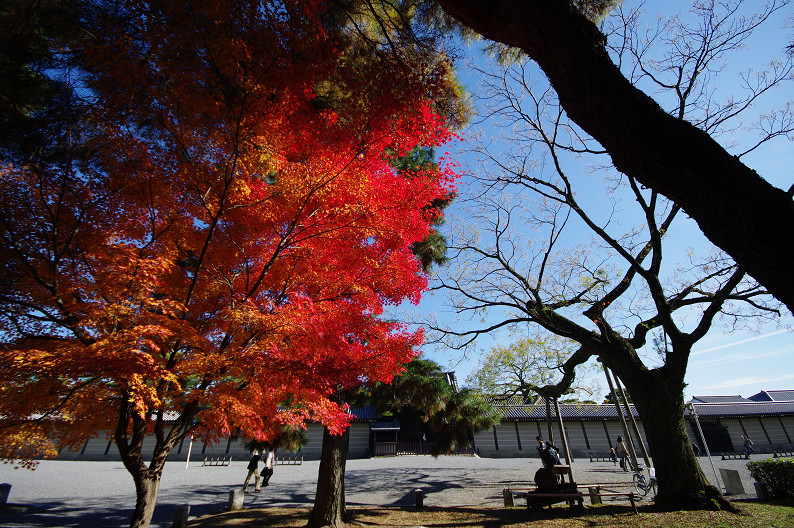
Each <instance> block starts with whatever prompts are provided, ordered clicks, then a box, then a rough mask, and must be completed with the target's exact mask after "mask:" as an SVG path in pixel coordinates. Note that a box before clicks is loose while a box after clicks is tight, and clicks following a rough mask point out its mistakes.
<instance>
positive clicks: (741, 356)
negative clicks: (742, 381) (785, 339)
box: [689, 346, 794, 369]
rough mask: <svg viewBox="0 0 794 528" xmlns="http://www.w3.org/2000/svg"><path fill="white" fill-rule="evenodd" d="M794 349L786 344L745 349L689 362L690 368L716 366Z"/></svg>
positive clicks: (774, 354)
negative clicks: (749, 350) (758, 349)
mask: <svg viewBox="0 0 794 528" xmlns="http://www.w3.org/2000/svg"><path fill="white" fill-rule="evenodd" d="M792 351H794V346H788V347H786V348H781V349H778V350H769V351H767V352H760V353H759V352H753V353H748V352H747V351H746V350H743V351H742V352H734V353H733V354H728V355H727V356H722V357H718V358H714V359H707V360H703V361H694V362H692V363H690V365H689V366H690V368H693V369H696V368H705V367H717V366H722V365H728V364H730V363H738V362H740V361H755V360H758V359H761V358H769V357H774V356H781V355H783V354H788V353H789V352H792Z"/></svg>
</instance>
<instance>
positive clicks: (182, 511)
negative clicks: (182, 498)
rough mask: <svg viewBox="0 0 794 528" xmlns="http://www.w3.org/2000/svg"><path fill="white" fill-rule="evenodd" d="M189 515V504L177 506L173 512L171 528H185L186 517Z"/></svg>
mask: <svg viewBox="0 0 794 528" xmlns="http://www.w3.org/2000/svg"><path fill="white" fill-rule="evenodd" d="M189 516H190V506H179V507H178V508H177V509H176V512H174V523H173V524H172V525H171V528H186V527H187V518H188V517H189Z"/></svg>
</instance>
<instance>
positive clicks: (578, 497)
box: [502, 486, 639, 513]
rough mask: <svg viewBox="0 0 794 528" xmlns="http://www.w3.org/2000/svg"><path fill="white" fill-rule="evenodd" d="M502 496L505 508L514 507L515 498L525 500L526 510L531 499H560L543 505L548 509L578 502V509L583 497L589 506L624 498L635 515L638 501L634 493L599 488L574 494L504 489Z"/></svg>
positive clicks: (590, 488)
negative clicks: (610, 499) (606, 500)
mask: <svg viewBox="0 0 794 528" xmlns="http://www.w3.org/2000/svg"><path fill="white" fill-rule="evenodd" d="M502 496H503V498H504V505H505V508H512V507H513V506H514V502H513V498H514V497H516V498H524V499H527V501H528V502H527V508H529V509H531V508H532V506H531V505H530V503H529V501H531V497H537V498H548V499H555V498H556V499H561V500H557V501H553V502H549V503H547V504H544V506H549V507H551V505H552V504H555V503H558V502H568V503H569V505H570V506H573V502H574V501H576V502H578V503H579V506H580V507H583V501H584V498H585V497H589V498H590V504H602V498H617V497H625V498H627V499H628V500H629V503H631V507H632V509H633V510H634V513H637V504H636V503H635V502H634V501H635V499H639V497H637V495H635V494H634V492H617V491H601V489H600V487H599V486H590V487H588V488H587V493H583V492H578V491H577V492H576V493H541V492H538V491H537V488H504V489H503V490H502Z"/></svg>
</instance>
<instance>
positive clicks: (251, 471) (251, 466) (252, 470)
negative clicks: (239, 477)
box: [243, 449, 262, 493]
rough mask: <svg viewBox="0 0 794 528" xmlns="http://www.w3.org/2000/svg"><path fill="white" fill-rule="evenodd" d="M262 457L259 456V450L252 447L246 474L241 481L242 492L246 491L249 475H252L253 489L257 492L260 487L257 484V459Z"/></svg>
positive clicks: (249, 479)
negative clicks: (243, 480)
mask: <svg viewBox="0 0 794 528" xmlns="http://www.w3.org/2000/svg"><path fill="white" fill-rule="evenodd" d="M261 459H262V457H260V456H259V450H258V449H254V451H253V453H252V454H251V460H249V461H248V475H247V476H246V477H245V482H244V483H243V493H248V483H249V482H251V477H254V478H255V479H256V480H254V491H255V492H256V493H259V492H260V491H262V488H261V487H260V486H259V461H260V460H261Z"/></svg>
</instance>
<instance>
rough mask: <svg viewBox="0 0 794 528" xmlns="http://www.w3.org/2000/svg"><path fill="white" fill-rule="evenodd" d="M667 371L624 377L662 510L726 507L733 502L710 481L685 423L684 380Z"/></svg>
mask: <svg viewBox="0 0 794 528" xmlns="http://www.w3.org/2000/svg"><path fill="white" fill-rule="evenodd" d="M675 377H676V376H675V375H670V374H669V373H668V372H667V371H664V370H656V371H649V372H645V373H644V374H642V375H639V376H633V377H632V376H626V377H625V378H624V377H621V379H622V380H623V381H624V382H625V384H626V388H627V389H628V391H629V393H630V394H631V398H632V400H633V402H634V405H635V406H636V408H637V411H638V412H639V414H640V418H641V419H642V425H643V428H644V429H645V436H646V438H647V439H648V450H649V451H650V455H651V458H653V464H654V467H655V470H656V479H657V481H658V486H659V494H658V495H657V497H656V505H657V506H659V507H660V508H663V509H676V510H681V509H702V508H708V509H727V510H731V511H733V510H734V507H733V505H732V504H731V503H730V502H729V501H727V500H726V499H725V498H723V496H722V494H721V493H720V492H719V490H717V488H715V487H714V486H712V485H711V484H709V482H708V480H707V479H706V476H705V475H704V474H703V471H702V470H701V468H700V464H698V461H697V459H696V458H695V454H694V452H693V451H692V443H691V442H690V440H689V437H688V436H687V432H686V425H685V422H684V394H683V388H684V382H683V379H674V378H675Z"/></svg>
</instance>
